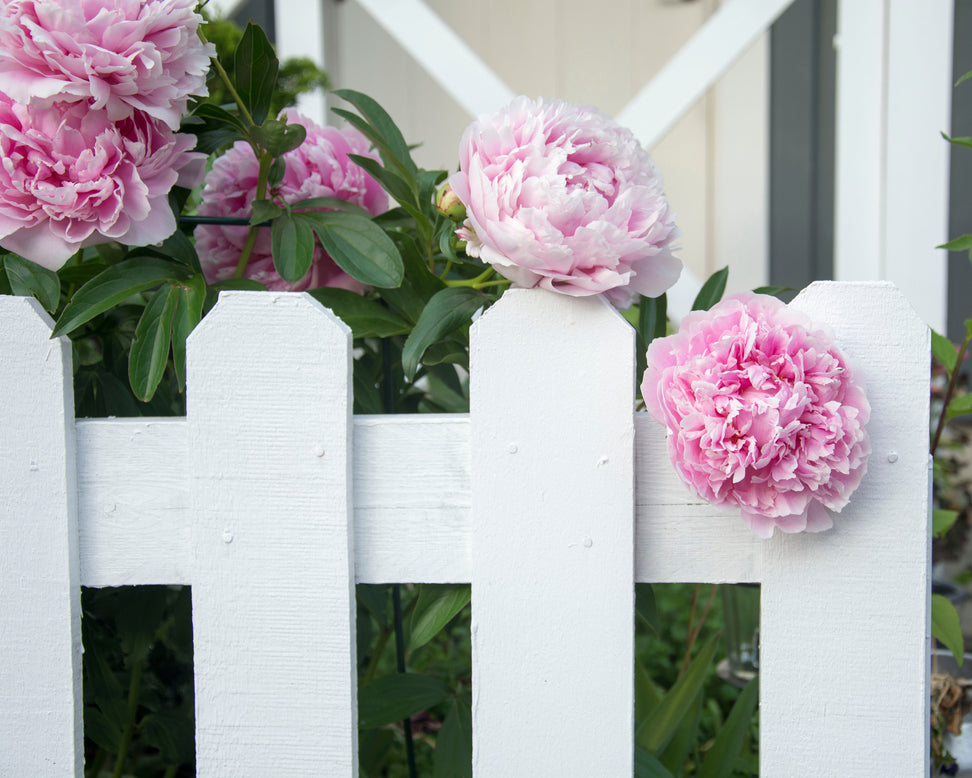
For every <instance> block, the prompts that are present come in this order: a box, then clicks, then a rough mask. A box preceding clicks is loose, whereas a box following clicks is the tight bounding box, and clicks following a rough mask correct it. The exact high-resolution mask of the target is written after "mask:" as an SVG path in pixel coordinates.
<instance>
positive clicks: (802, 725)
mask: <svg viewBox="0 0 972 778" xmlns="http://www.w3.org/2000/svg"><path fill="white" fill-rule="evenodd" d="M791 305H792V306H793V307H794V308H795V309H798V310H801V311H803V312H804V313H805V314H806V315H808V316H809V317H810V318H811V319H812V320H813V321H814V322H815V323H820V324H822V325H824V326H825V327H827V328H829V329H830V330H831V331H832V332H833V335H834V338H835V340H836V342H837V344H838V346H839V347H840V348H841V350H842V351H843V352H844V355H845V356H846V358H847V359H848V362H849V363H850V365H851V367H852V369H853V370H854V371H855V373H856V374H857V375H858V376H859V378H860V380H862V381H863V382H864V384H865V388H866V392H867V396H868V400H869V402H870V405H871V419H870V422H869V424H868V427H867V429H868V433H869V436H870V440H871V445H872V454H871V458H870V460H869V463H868V471H867V474H866V475H865V477H864V480H863V482H862V483H861V486H860V487H859V488H858V489H857V491H856V492H855V493H854V494H853V496H852V497H851V501H850V504H849V505H848V506H847V507H846V508H844V510H843V511H842V512H841V513H840V514H837V515H835V516H834V527H833V528H832V529H831V530H828V531H826V532H822V533H810V534H799V535H783V534H781V533H777V535H776V536H775V537H774V538H772V539H771V540H769V541H767V542H766V546H765V549H764V552H763V579H762V581H763V589H762V614H761V626H760V630H761V631H760V640H761V646H760V652H761V653H760V695H761V714H760V739H761V743H763V744H765V746H766V747H765V748H764V747H761V749H760V767H761V772H762V773H764V774H766V775H778V776H789V775H837V774H840V775H851V774H861V775H865V774H866V775H922V774H925V775H927V771H928V769H927V758H928V753H929V751H928V732H929V722H928V715H929V706H928V628H929V627H928V625H929V621H928V618H929V606H928V603H929V577H930V565H929V559H930V538H931V532H930V526H929V522H930V510H929V508H930V506H929V495H930V486H931V485H930V472H929V457H928V402H929V352H930V335H929V331H928V328H927V327H926V326H925V325H924V324H923V323H922V322H921V320H920V319H919V318H918V316H917V315H916V314H915V312H914V310H913V309H912V308H911V306H910V305H909V304H908V302H907V301H906V300H905V298H904V295H903V294H902V293H901V292H900V291H899V290H898V289H897V288H895V287H894V286H893V285H892V284H890V283H880V282H879V283H858V284H848V283H841V284H838V283H834V282H818V283H815V284H812V285H811V286H810V287H808V288H807V289H806V290H804V291H803V292H802V293H801V294H800V295H799V296H798V297H797V298H796V299H795V300H794V301H793V302H792V303H791ZM823 744H826V746H825V747H824V745H823Z"/></svg>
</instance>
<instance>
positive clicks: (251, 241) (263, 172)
mask: <svg viewBox="0 0 972 778" xmlns="http://www.w3.org/2000/svg"><path fill="white" fill-rule="evenodd" d="M271 165H273V157H272V156H271V155H270V154H269V153H268V152H263V153H262V154H261V155H260V170H259V172H258V173H257V191H256V199H257V200H265V199H266V197H267V182H268V181H269V179H270V166H271ZM259 232H260V225H259V224H253V225H251V226H250V231H249V232H248V233H247V234H246V242H245V243H244V244H243V250H242V251H241V252H240V261H239V262H238V263H237V264H236V271H235V272H234V273H233V278H243V274H244V273H245V272H246V266H247V263H249V261H250V254H252V253H253V247H254V246H255V245H256V239H257V235H258V234H259Z"/></svg>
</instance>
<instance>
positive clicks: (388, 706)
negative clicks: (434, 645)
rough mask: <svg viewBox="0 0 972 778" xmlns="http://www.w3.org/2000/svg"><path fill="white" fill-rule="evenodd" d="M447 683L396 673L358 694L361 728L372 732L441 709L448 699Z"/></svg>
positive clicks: (429, 676)
mask: <svg viewBox="0 0 972 778" xmlns="http://www.w3.org/2000/svg"><path fill="white" fill-rule="evenodd" d="M448 693H449V690H448V689H447V688H446V685H445V681H443V680H442V679H441V678H436V677H434V676H431V675H418V674H417V673H396V674H394V675H385V676H382V677H381V678H376V679H375V680H374V681H372V682H371V683H370V684H368V685H367V686H365V687H364V688H363V689H359V690H358V726H359V727H360V728H361V729H373V728H374V727H383V726H385V725H386V724H392V723H394V722H396V721H401V720H402V719H405V718H408V717H409V716H413V715H414V714H416V713H419V712H420V711H423V710H427V709H428V708H431V707H432V706H433V705H438V704H439V703H440V702H442V700H444V699H445V698H446V697H447V696H448Z"/></svg>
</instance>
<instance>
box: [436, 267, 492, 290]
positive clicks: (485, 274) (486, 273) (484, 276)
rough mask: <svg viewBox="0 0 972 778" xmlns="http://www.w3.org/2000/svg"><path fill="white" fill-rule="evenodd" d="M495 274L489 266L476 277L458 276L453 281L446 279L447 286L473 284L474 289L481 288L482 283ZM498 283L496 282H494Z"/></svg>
mask: <svg viewBox="0 0 972 778" xmlns="http://www.w3.org/2000/svg"><path fill="white" fill-rule="evenodd" d="M491 275H493V268H491V267H488V268H486V269H485V270H484V271H483V272H482V273H480V274H479V275H478V276H476V277H475V278H457V279H453V280H452V281H446V282H445V285H446V286H471V287H472V288H473V289H479V288H481V287H480V286H479V285H481V284H482V283H483V282H484V281H486V279H487V278H489V277H490V276H491ZM494 283H496V282H494Z"/></svg>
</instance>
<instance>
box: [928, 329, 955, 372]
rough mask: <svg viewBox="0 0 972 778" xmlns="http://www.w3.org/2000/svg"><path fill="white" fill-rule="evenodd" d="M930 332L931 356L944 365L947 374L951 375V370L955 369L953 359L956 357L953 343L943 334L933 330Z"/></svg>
mask: <svg viewBox="0 0 972 778" xmlns="http://www.w3.org/2000/svg"><path fill="white" fill-rule="evenodd" d="M931 334H932V356H933V357H935V361H936V362H938V364H940V365H941V366H942V367H944V368H945V369H946V370H947V371H948V374H949V375H951V374H952V371H953V370H954V369H955V361H956V360H957V359H958V352H957V350H956V348H955V344H954V343H952V341H950V340H949V339H948V338H946V337H945V336H944V335H939V334H938V333H937V332H935V330H932V331H931Z"/></svg>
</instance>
